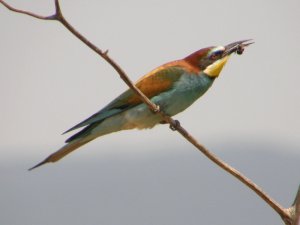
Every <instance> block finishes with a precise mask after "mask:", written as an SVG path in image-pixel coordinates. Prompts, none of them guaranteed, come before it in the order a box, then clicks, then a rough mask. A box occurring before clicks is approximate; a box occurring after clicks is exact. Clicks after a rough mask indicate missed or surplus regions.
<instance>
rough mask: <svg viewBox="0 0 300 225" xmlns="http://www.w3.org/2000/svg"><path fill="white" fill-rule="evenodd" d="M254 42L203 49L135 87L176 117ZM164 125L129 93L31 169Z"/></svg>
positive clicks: (162, 68)
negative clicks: (103, 140) (125, 133)
mask: <svg viewBox="0 0 300 225" xmlns="http://www.w3.org/2000/svg"><path fill="white" fill-rule="evenodd" d="M251 41H252V40H251V39H247V40H242V41H236V42H233V43H230V44H228V45H225V46H211V47H206V48H202V49H200V50H198V51H196V52H194V53H192V54H190V55H188V56H187V57H185V58H183V59H180V60H175V61H171V62H169V63H166V64H163V65H161V66H159V67H157V68H156V69H154V70H152V71H151V72H149V73H147V74H146V75H144V76H143V77H142V78H140V79H139V80H138V81H137V82H136V84H135V86H136V87H137V88H138V89H139V90H140V91H142V92H143V93H144V94H145V95H146V96H147V97H148V98H149V99H150V100H151V101H152V102H153V103H154V104H156V105H157V106H159V108H160V109H161V110H162V111H163V112H164V113H165V114H167V115H169V116H174V115H176V114H178V113H180V112H182V111H184V110H185V109H186V108H188V107H189V106H191V105H192V104H193V103H194V102H195V101H196V100H197V99H198V98H199V97H201V96H202V95H203V94H204V93H205V92H206V91H207V90H208V89H209V88H210V87H211V86H212V84H213V83H214V81H215V79H216V78H217V77H218V76H219V74H220V72H221V71H222V69H223V67H224V65H225V64H226V63H227V61H228V59H229V57H230V56H231V55H232V53H237V54H242V53H243V50H244V48H245V47H246V46H249V45H250V44H253V43H254V42H251ZM160 123H164V121H163V119H162V117H161V116H160V115H159V114H156V113H153V111H151V110H150V109H149V108H148V106H147V105H146V104H145V103H143V102H142V100H141V99H140V98H139V97H138V96H137V94H136V93H135V92H134V91H133V90H132V89H128V90H126V91H125V92H123V93H122V94H121V95H119V96H118V97H117V98H115V99H114V100H113V101H112V102H110V103H109V104H108V105H106V106H105V107H104V108H102V109H101V110H100V111H98V112H96V113H95V114H93V115H92V116H90V117H89V118H87V119H86V120H84V121H82V122H81V123H79V124H77V125H75V126H73V127H72V128H70V129H69V130H67V131H66V132H64V134H65V133H68V132H70V131H73V130H76V129H79V128H82V129H81V130H80V131H79V132H77V133H76V134H74V135H73V136H71V137H70V138H68V139H67V140H66V141H65V142H66V144H65V145H64V146H62V147H61V148H60V149H59V150H57V151H56V152H54V153H52V154H51V155H49V156H48V157H47V158H46V159H44V160H43V161H41V162H40V163H38V164H37V165H35V166H33V167H31V168H30V169H29V170H32V169H35V168H37V167H39V166H41V165H44V164H46V163H50V162H52V163H53V162H57V161H58V160H60V159H61V158H63V157H65V156H66V155H68V154H69V153H71V152H73V151H74V150H76V149H78V148H79V147H81V146H83V145H85V144H87V143H88V142H90V141H92V140H94V139H96V138H98V137H101V136H103V135H107V134H110V133H113V132H117V131H121V130H129V129H146V128H153V127H154V126H155V125H157V124H160Z"/></svg>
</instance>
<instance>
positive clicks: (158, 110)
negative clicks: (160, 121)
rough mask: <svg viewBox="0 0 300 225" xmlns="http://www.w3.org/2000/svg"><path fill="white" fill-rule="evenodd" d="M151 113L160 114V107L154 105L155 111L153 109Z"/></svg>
mask: <svg viewBox="0 0 300 225" xmlns="http://www.w3.org/2000/svg"><path fill="white" fill-rule="evenodd" d="M153 112H154V113H159V112H160V106H159V105H156V106H155V109H153Z"/></svg>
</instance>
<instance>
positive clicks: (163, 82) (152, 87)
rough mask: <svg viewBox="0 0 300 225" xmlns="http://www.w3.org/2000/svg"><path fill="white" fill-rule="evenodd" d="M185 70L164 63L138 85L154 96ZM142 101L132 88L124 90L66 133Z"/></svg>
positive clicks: (169, 85)
mask: <svg viewBox="0 0 300 225" xmlns="http://www.w3.org/2000/svg"><path fill="white" fill-rule="evenodd" d="M184 72H185V70H184V68H183V67H182V66H178V65H174V66H173V65H172V66H170V65H168V64H166V65H163V66H161V67H159V68H157V69H156V70H153V71H152V72H150V73H149V74H147V75H145V76H144V77H142V78H141V79H140V80H139V81H138V82H137V83H136V87H137V88H139V89H140V90H141V91H142V92H143V93H144V94H145V95H146V96H147V97H148V98H150V99H151V98H152V97H154V96H156V95H158V94H159V93H162V92H165V91H167V90H169V89H171V88H172V86H173V84H174V83H175V82H176V81H177V80H178V79H179V78H180V76H181V75H182V74H183V73H184ZM140 103H142V101H141V99H140V98H139V97H138V96H137V95H136V94H135V93H134V92H133V91H132V90H131V89H128V90H127V91H125V92H123V93H122V94H121V95H119V96H118V97H117V98H116V99H114V100H113V101H112V102H111V103H109V104H108V105H107V106H106V107H104V108H103V109H101V110H100V111H98V112H97V113H95V114H93V115H92V116H90V117H89V118H87V119H86V120H84V121H82V122H81V123H79V124H77V125H75V126H73V127H72V128H70V129H69V130H67V131H66V132H64V134H65V133H68V132H70V131H72V130H75V129H78V128H80V127H84V126H87V125H90V124H92V123H96V122H101V121H102V120H104V119H106V118H108V117H111V116H113V115H116V114H118V113H120V112H123V111H125V110H128V109H130V108H132V107H134V106H136V105H138V104H140Z"/></svg>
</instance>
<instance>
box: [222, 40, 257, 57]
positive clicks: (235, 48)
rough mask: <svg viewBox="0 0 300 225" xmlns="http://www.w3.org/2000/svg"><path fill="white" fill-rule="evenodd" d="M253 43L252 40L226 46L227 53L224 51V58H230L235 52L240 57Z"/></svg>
mask: <svg viewBox="0 0 300 225" xmlns="http://www.w3.org/2000/svg"><path fill="white" fill-rule="evenodd" d="M253 43H254V42H253V41H252V39H248V40H242V41H236V42H233V43H230V44H228V45H226V46H225V51H224V53H223V55H222V57H225V56H229V55H231V54H232V53H234V52H235V53H237V54H239V55H240V54H242V53H243V51H244V48H245V47H247V46H249V45H251V44H253Z"/></svg>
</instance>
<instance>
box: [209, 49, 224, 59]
mask: <svg viewBox="0 0 300 225" xmlns="http://www.w3.org/2000/svg"><path fill="white" fill-rule="evenodd" d="M222 54H223V51H222V50H218V51H215V52H213V53H212V54H211V55H210V57H209V58H210V59H216V58H218V57H220V56H221V55H222Z"/></svg>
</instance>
